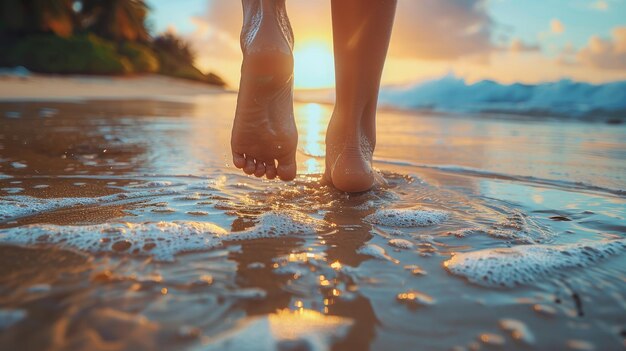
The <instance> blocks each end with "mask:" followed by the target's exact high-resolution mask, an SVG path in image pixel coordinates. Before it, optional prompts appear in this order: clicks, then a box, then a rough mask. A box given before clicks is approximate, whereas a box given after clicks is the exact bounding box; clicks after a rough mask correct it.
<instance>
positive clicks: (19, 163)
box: [11, 162, 28, 168]
mask: <svg viewBox="0 0 626 351" xmlns="http://www.w3.org/2000/svg"><path fill="white" fill-rule="evenodd" d="M11 167H13V168H26V167H28V165H27V164H25V163H22V162H11Z"/></svg>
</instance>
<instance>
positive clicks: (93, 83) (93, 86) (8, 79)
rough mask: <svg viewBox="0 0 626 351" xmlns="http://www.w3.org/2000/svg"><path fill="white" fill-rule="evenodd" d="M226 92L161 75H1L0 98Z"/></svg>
mask: <svg viewBox="0 0 626 351" xmlns="http://www.w3.org/2000/svg"><path fill="white" fill-rule="evenodd" d="M223 91H224V89H222V88H219V87H215V86H211V85H208V84H204V83H198V82H193V81H188V80H184V79H178V78H170V77H165V76H161V75H142V76H135V77H132V76H130V77H106V76H54V75H40V74H28V75H26V76H24V77H18V76H15V75H8V76H7V75H5V76H0V101H19V100H22V101H24V100H46V101H52V100H64V101H67V100H83V99H124V100H128V99H158V98H161V99H166V98H172V97H174V98H176V97H181V98H183V97H188V98H192V97H196V96H202V95H206V94H214V93H216V92H223Z"/></svg>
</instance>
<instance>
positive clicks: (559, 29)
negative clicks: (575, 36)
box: [550, 18, 565, 34]
mask: <svg viewBox="0 0 626 351" xmlns="http://www.w3.org/2000/svg"><path fill="white" fill-rule="evenodd" d="M550 30H551V31H552V33H554V34H561V33H563V32H565V26H564V25H563V23H562V22H561V21H559V20H558V19H556V18H554V19H553V20H552V21H550Z"/></svg>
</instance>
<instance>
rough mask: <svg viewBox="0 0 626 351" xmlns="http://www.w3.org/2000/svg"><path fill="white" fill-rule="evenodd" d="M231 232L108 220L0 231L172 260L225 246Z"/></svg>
mask: <svg viewBox="0 0 626 351" xmlns="http://www.w3.org/2000/svg"><path fill="white" fill-rule="evenodd" d="M227 235H228V232H227V231H226V230H224V229H223V228H221V227H219V226H217V225H215V224H213V223H204V222H189V221H177V222H154V223H150V222H148V223H107V224H98V225H87V226H57V225H30V226H25V227H17V228H10V229H4V230H1V231H0V242H2V243H7V244H17V245H39V244H52V245H55V246H58V247H60V248H68V249H77V250H81V251H86V252H92V253H99V252H125V253H127V252H129V253H132V254H136V255H142V256H153V257H154V258H155V259H156V260H160V261H173V260H174V255H176V254H178V253H181V252H188V251H197V250H206V249H211V248H214V247H218V246H220V245H222V240H223V238H224V237H225V236H227Z"/></svg>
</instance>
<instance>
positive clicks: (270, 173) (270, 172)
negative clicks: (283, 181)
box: [265, 160, 277, 179]
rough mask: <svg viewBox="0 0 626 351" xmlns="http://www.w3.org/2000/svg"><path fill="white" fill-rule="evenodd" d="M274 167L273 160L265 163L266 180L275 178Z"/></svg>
mask: <svg viewBox="0 0 626 351" xmlns="http://www.w3.org/2000/svg"><path fill="white" fill-rule="evenodd" d="M276 174H277V173H276V165H275V164H274V160H272V161H270V162H265V175H266V176H267V179H274V178H276Z"/></svg>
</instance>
